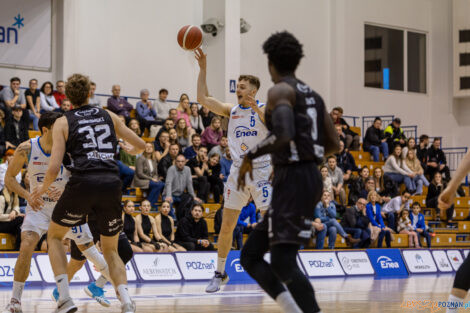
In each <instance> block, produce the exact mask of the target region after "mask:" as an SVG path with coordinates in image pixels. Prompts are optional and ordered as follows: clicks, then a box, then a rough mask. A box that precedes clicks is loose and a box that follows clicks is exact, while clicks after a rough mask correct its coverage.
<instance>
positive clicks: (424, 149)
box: [416, 135, 429, 173]
mask: <svg viewBox="0 0 470 313" xmlns="http://www.w3.org/2000/svg"><path fill="white" fill-rule="evenodd" d="M428 146H429V136H428V135H421V136H419V145H418V146H417V147H416V157H417V158H418V160H419V162H421V167H422V168H423V170H424V172H425V173H426V170H427V168H428V165H427V163H428Z"/></svg>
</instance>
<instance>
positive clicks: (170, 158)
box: [158, 143, 180, 179]
mask: <svg viewBox="0 0 470 313" xmlns="http://www.w3.org/2000/svg"><path fill="white" fill-rule="evenodd" d="M179 153H180V146H179V145H178V144H176V143H175V144H170V148H169V150H168V154H167V155H165V156H164V157H163V158H161V159H160V162H158V174H159V175H160V176H161V177H163V178H164V179H166V175H167V172H168V169H169V168H170V166H172V165H174V164H175V161H176V157H177V156H178V154H179Z"/></svg>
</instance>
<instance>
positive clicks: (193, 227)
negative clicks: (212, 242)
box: [175, 216, 209, 244]
mask: <svg viewBox="0 0 470 313" xmlns="http://www.w3.org/2000/svg"><path fill="white" fill-rule="evenodd" d="M175 239H176V241H177V242H194V243H195V244H197V241H198V240H199V239H209V232H208V230H207V223H206V221H205V220H204V218H201V219H200V220H199V222H196V221H194V218H193V217H192V216H185V217H183V218H182V219H181V220H180V221H179V222H178V228H177V230H176V235H175Z"/></svg>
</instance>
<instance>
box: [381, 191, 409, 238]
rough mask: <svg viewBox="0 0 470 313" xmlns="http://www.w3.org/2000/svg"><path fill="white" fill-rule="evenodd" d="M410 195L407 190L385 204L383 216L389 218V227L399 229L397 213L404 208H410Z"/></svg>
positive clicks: (394, 229)
mask: <svg viewBox="0 0 470 313" xmlns="http://www.w3.org/2000/svg"><path fill="white" fill-rule="evenodd" d="M410 197H411V195H410V193H409V192H408V191H406V190H405V191H403V193H402V194H401V196H398V197H395V198H393V199H392V200H390V201H389V202H387V203H386V204H384V206H383V209H382V212H381V213H382V217H383V218H384V219H386V220H387V223H388V227H389V228H390V229H391V230H393V231H394V232H396V231H397V228H396V223H395V221H396V220H397V217H396V216H395V215H398V214H400V212H401V211H403V210H410V203H409V201H410Z"/></svg>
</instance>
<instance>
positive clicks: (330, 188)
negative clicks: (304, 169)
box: [320, 165, 333, 195]
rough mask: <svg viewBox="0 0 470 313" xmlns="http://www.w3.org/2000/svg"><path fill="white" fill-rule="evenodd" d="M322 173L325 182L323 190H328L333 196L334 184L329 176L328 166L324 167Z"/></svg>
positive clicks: (321, 169)
mask: <svg viewBox="0 0 470 313" xmlns="http://www.w3.org/2000/svg"><path fill="white" fill-rule="evenodd" d="M320 173H321V177H322V180H323V190H326V191H328V192H329V193H330V195H332V194H333V183H332V182H331V177H330V176H329V174H328V166H326V165H323V166H322V167H321V168H320Z"/></svg>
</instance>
